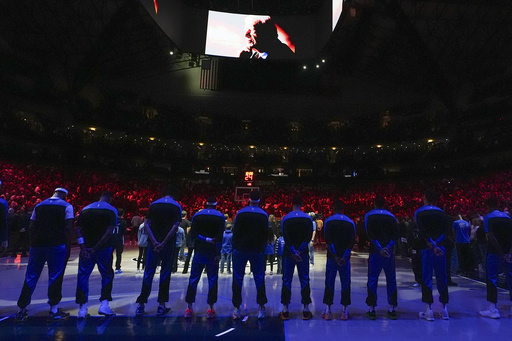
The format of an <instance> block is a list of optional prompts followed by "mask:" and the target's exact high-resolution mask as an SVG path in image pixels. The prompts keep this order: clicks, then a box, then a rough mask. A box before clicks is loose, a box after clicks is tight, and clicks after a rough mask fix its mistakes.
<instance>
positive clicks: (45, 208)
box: [16, 187, 74, 321]
mask: <svg viewBox="0 0 512 341" xmlns="http://www.w3.org/2000/svg"><path fill="white" fill-rule="evenodd" d="M67 194H68V191H67V190H66V189H65V188H62V187H59V188H56V189H55V192H54V194H53V196H52V197H51V198H49V199H46V200H44V201H42V202H40V203H39V204H37V205H36V207H35V208H34V212H32V216H31V217H30V226H29V235H30V257H29V259H28V266H27V272H26V274H25V283H24V284H23V288H22V289H21V294H20V298H19V299H18V307H19V308H20V310H19V311H18V313H17V314H16V319H17V320H18V321H24V320H26V319H27V317H28V314H27V306H28V305H29V304H30V301H31V298H32V294H33V293H34V290H35V288H36V284H37V281H38V280H39V277H40V276H41V272H42V271H43V268H44V265H45V263H47V264H48V304H49V305H50V319H51V320H61V319H64V318H67V317H69V313H66V312H64V311H62V310H61V309H60V308H58V304H59V302H60V301H61V299H62V281H63V279H64V270H65V269H66V262H67V254H68V252H67V246H66V245H67V244H68V243H69V237H70V235H71V231H72V229H73V218H74V215H73V206H71V204H70V203H68V202H67V201H66V200H65V199H66V196H67Z"/></svg>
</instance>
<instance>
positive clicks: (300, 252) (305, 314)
mask: <svg viewBox="0 0 512 341" xmlns="http://www.w3.org/2000/svg"><path fill="white" fill-rule="evenodd" d="M292 207H293V210H292V211H291V212H290V213H288V214H287V215H285V216H284V218H283V220H282V221H281V226H282V230H283V238H284V244H285V248H284V253H283V286H282V289H281V303H282V304H283V310H282V311H281V312H280V313H279V317H280V318H281V319H282V320H289V319H290V312H289V311H288V305H289V304H290V300H291V296H292V280H293V272H294V271H295V267H297V272H298V274H299V281H300V287H301V296H302V300H301V302H302V304H303V305H304V309H303V311H302V319H303V320H310V319H311V318H312V317H313V314H312V313H311V312H310V311H309V304H310V303H311V288H310V286H309V252H308V251H309V250H308V248H309V244H310V242H311V239H312V238H311V237H312V236H313V220H311V217H310V216H309V215H307V214H306V213H304V212H302V198H301V197H299V196H295V197H294V198H293V199H292Z"/></svg>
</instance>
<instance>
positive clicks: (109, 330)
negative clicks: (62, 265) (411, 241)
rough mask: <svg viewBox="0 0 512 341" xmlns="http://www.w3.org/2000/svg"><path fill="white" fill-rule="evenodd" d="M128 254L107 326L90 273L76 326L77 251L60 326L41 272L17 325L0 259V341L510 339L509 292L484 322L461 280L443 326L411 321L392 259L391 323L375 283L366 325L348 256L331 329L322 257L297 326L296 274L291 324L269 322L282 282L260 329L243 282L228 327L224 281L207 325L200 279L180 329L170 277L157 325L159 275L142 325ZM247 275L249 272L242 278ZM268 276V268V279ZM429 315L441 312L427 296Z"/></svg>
mask: <svg viewBox="0 0 512 341" xmlns="http://www.w3.org/2000/svg"><path fill="white" fill-rule="evenodd" d="M137 252H138V251H137V247H136V246H129V245H127V246H126V247H125V252H124V253H123V262H122V270H123V273H122V274H116V277H115V279H114V289H113V298H114V300H113V301H112V302H111V307H112V309H113V310H114V311H115V312H116V313H117V315H116V316H115V317H111V318H104V317H100V316H99V315H97V310H98V307H99V301H98V298H99V293H100V277H99V274H98V272H97V270H95V271H94V272H93V274H92V275H91V280H90V295H89V313H90V314H91V316H90V317H88V318H87V319H85V320H84V319H77V318H76V314H77V311H78V305H77V304H75V291H76V274H77V268H78V257H77V256H78V248H74V249H73V250H72V253H71V258H70V261H69V263H68V266H67V268H66V275H65V278H64V285H63V299H62V302H61V304H60V307H61V308H63V309H64V310H65V311H68V312H70V313H71V317H70V318H69V319H67V320H64V321H61V322H48V321H47V316H48V305H47V303H46V301H47V296H46V293H47V289H48V286H47V283H48V275H47V272H46V268H45V270H44V272H43V274H42V276H41V278H40V280H39V283H38V286H37V288H36V290H35V292H34V295H33V298H32V303H31V305H30V306H29V307H28V309H29V316H30V318H29V319H28V320H27V321H25V322H22V323H15V321H14V315H15V313H16V311H17V307H16V302H17V299H18V296H19V294H20V291H21V287H22V285H23V279H24V275H25V270H26V265H27V261H28V258H20V257H19V255H18V258H8V257H5V258H0V339H1V340H16V341H18V340H102V339H108V340H109V341H128V340H155V341H156V340H161V339H173V340H238V341H247V340H265V341H270V340H333V339H338V338H339V339H341V338H348V337H350V338H351V340H358V341H360V340H415V341H420V340H453V341H457V340H464V341H471V340H478V341H482V340H484V341H485V340H493V341H495V340H510V338H511V337H512V317H510V316H509V310H510V309H511V306H512V303H511V302H510V300H509V294H508V291H505V290H502V289H499V294H498V295H499V296H498V301H499V302H498V304H499V306H498V307H499V310H500V313H501V319H498V320H492V319H487V318H483V317H480V316H479V314H478V311H479V310H482V309H484V308H487V306H488V304H487V302H486V300H485V297H486V291H485V285H484V284H482V283H480V282H477V281H474V280H471V279H467V278H462V277H458V276H453V279H454V281H455V282H456V283H458V286H457V287H450V288H449V290H450V304H449V306H448V309H449V312H450V316H451V318H450V320H448V321H446V320H442V319H440V318H438V317H437V316H436V320H435V321H433V322H429V321H426V320H420V319H419V317H418V312H419V311H423V310H424V309H425V305H424V304H423V303H422V302H421V290H420V288H418V287H413V286H412V285H413V284H414V277H413V274H412V271H411V270H410V264H409V262H408V261H407V260H402V259H397V280H398V304H399V305H398V308H397V311H398V314H399V316H398V319H397V320H390V319H389V318H387V317H386V314H385V313H386V309H387V307H388V305H387V303H386V288H385V277H384V275H383V274H381V277H380V279H379V289H378V290H379V291H378V294H379V298H378V304H379V306H378V307H377V316H378V318H377V320H374V321H371V320H368V319H366V318H365V317H364V314H365V312H366V311H367V307H366V304H365V299H366V279H367V274H366V272H367V265H366V262H367V258H368V257H367V255H366V254H358V253H353V255H352V305H351V306H350V307H349V313H350V319H349V320H348V321H341V320H339V316H340V309H341V305H340V304H339V302H340V284H339V280H338V279H337V286H336V293H335V297H334V300H335V304H334V305H333V307H332V308H333V313H334V319H333V320H332V321H325V320H323V319H322V311H323V309H324V304H323V303H322V299H323V293H324V272H325V261H326V256H325V251H320V250H317V252H316V253H315V266H314V267H312V268H311V290H312V292H311V296H312V301H313V303H312V304H311V311H312V312H313V319H312V320H309V321H303V320H302V318H301V311H302V305H301V304H300V285H299V281H298V278H297V274H295V276H294V280H293V290H292V303H291V304H290V312H291V319H290V320H289V321H286V322H283V321H281V320H280V319H279V318H278V317H277V315H278V313H279V311H280V310H281V304H280V294H281V285H282V278H281V276H280V275H276V274H274V275H267V276H266V289H267V296H268V301H269V302H268V304H267V314H268V317H267V318H266V319H265V320H258V319H257V317H256V316H257V309H258V305H257V304H256V290H255V286H254V282H253V280H252V277H251V276H250V275H247V276H246V277H245V280H244V288H243V293H242V294H243V301H244V306H245V309H246V312H247V314H248V316H249V317H248V319H246V320H239V321H233V320H232V319H231V314H232V312H233V306H232V304H231V277H230V275H228V274H227V273H224V274H219V300H218V302H217V304H216V305H215V310H216V311H217V318H216V319H215V320H207V319H206V310H207V309H208V306H207V304H206V297H207V289H208V284H207V280H206V275H203V278H202V279H201V281H200V283H199V287H198V293H197V297H196V303H195V305H194V311H195V314H196V315H195V317H194V318H193V319H191V320H185V319H184V318H183V314H184V312H185V309H186V303H185V301H184V299H185V293H186V288H187V284H188V278H189V274H182V273H181V272H182V267H181V266H180V268H179V270H178V273H175V274H173V275H172V277H171V292H170V297H171V299H170V302H169V304H168V306H169V307H171V308H172V312H171V313H170V314H169V315H167V316H164V317H156V316H155V312H156V308H157V302H156V297H157V290H158V275H156V276H155V280H154V282H153V292H152V294H151V296H150V298H149V302H148V304H147V305H146V315H144V316H143V317H142V318H135V316H134V315H135V308H136V303H135V300H136V298H137V296H138V294H139V292H140V288H141V284H142V275H141V274H137V273H136V263H135V262H134V261H133V260H132V258H134V257H135V256H136V254H137ZM249 271H250V270H249V268H247V270H246V272H247V273H248V272H249ZM275 271H276V267H274V272H275ZM435 300H436V303H435V304H434V306H433V310H434V313H436V312H438V311H439V310H440V309H441V305H440V304H439V303H438V295H437V292H436V291H435Z"/></svg>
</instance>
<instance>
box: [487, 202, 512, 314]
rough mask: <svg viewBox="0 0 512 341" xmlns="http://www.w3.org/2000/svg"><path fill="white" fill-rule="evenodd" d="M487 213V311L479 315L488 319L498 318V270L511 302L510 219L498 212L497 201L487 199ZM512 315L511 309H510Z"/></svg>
mask: <svg viewBox="0 0 512 341" xmlns="http://www.w3.org/2000/svg"><path fill="white" fill-rule="evenodd" d="M485 204H486V206H487V212H489V213H488V214H487V215H486V216H485V217H484V227H485V232H486V233H487V240H488V241H487V243H488V245H487V301H488V302H489V304H490V307H489V310H483V311H481V312H480V315H482V316H484V317H490V318H495V319H497V318H500V313H499V312H498V309H497V307H496V304H497V303H498V288H497V286H498V272H499V271H500V268H501V269H502V270H503V272H504V273H505V278H506V279H507V284H508V290H509V293H510V300H511V301H512V219H510V216H508V215H507V214H506V213H504V212H501V211H500V210H498V200H497V199H496V198H488V199H487V200H486V201H485ZM510 314H511V315H512V307H511V308H510Z"/></svg>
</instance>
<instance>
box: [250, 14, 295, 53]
mask: <svg viewBox="0 0 512 341" xmlns="http://www.w3.org/2000/svg"><path fill="white" fill-rule="evenodd" d="M250 18H251V17H249V19H250ZM249 22H250V23H251V24H250V25H248V27H247V31H246V32H245V37H246V38H247V45H246V46H245V47H244V48H243V50H242V51H241V52H240V58H248V59H286V58H292V57H293V55H294V52H293V51H292V50H291V49H290V48H289V47H288V45H286V44H283V43H282V42H281V41H280V40H279V39H278V38H277V27H276V24H275V22H274V20H273V19H272V18H270V17H268V18H267V19H261V18H257V19H255V20H252V21H249Z"/></svg>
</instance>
